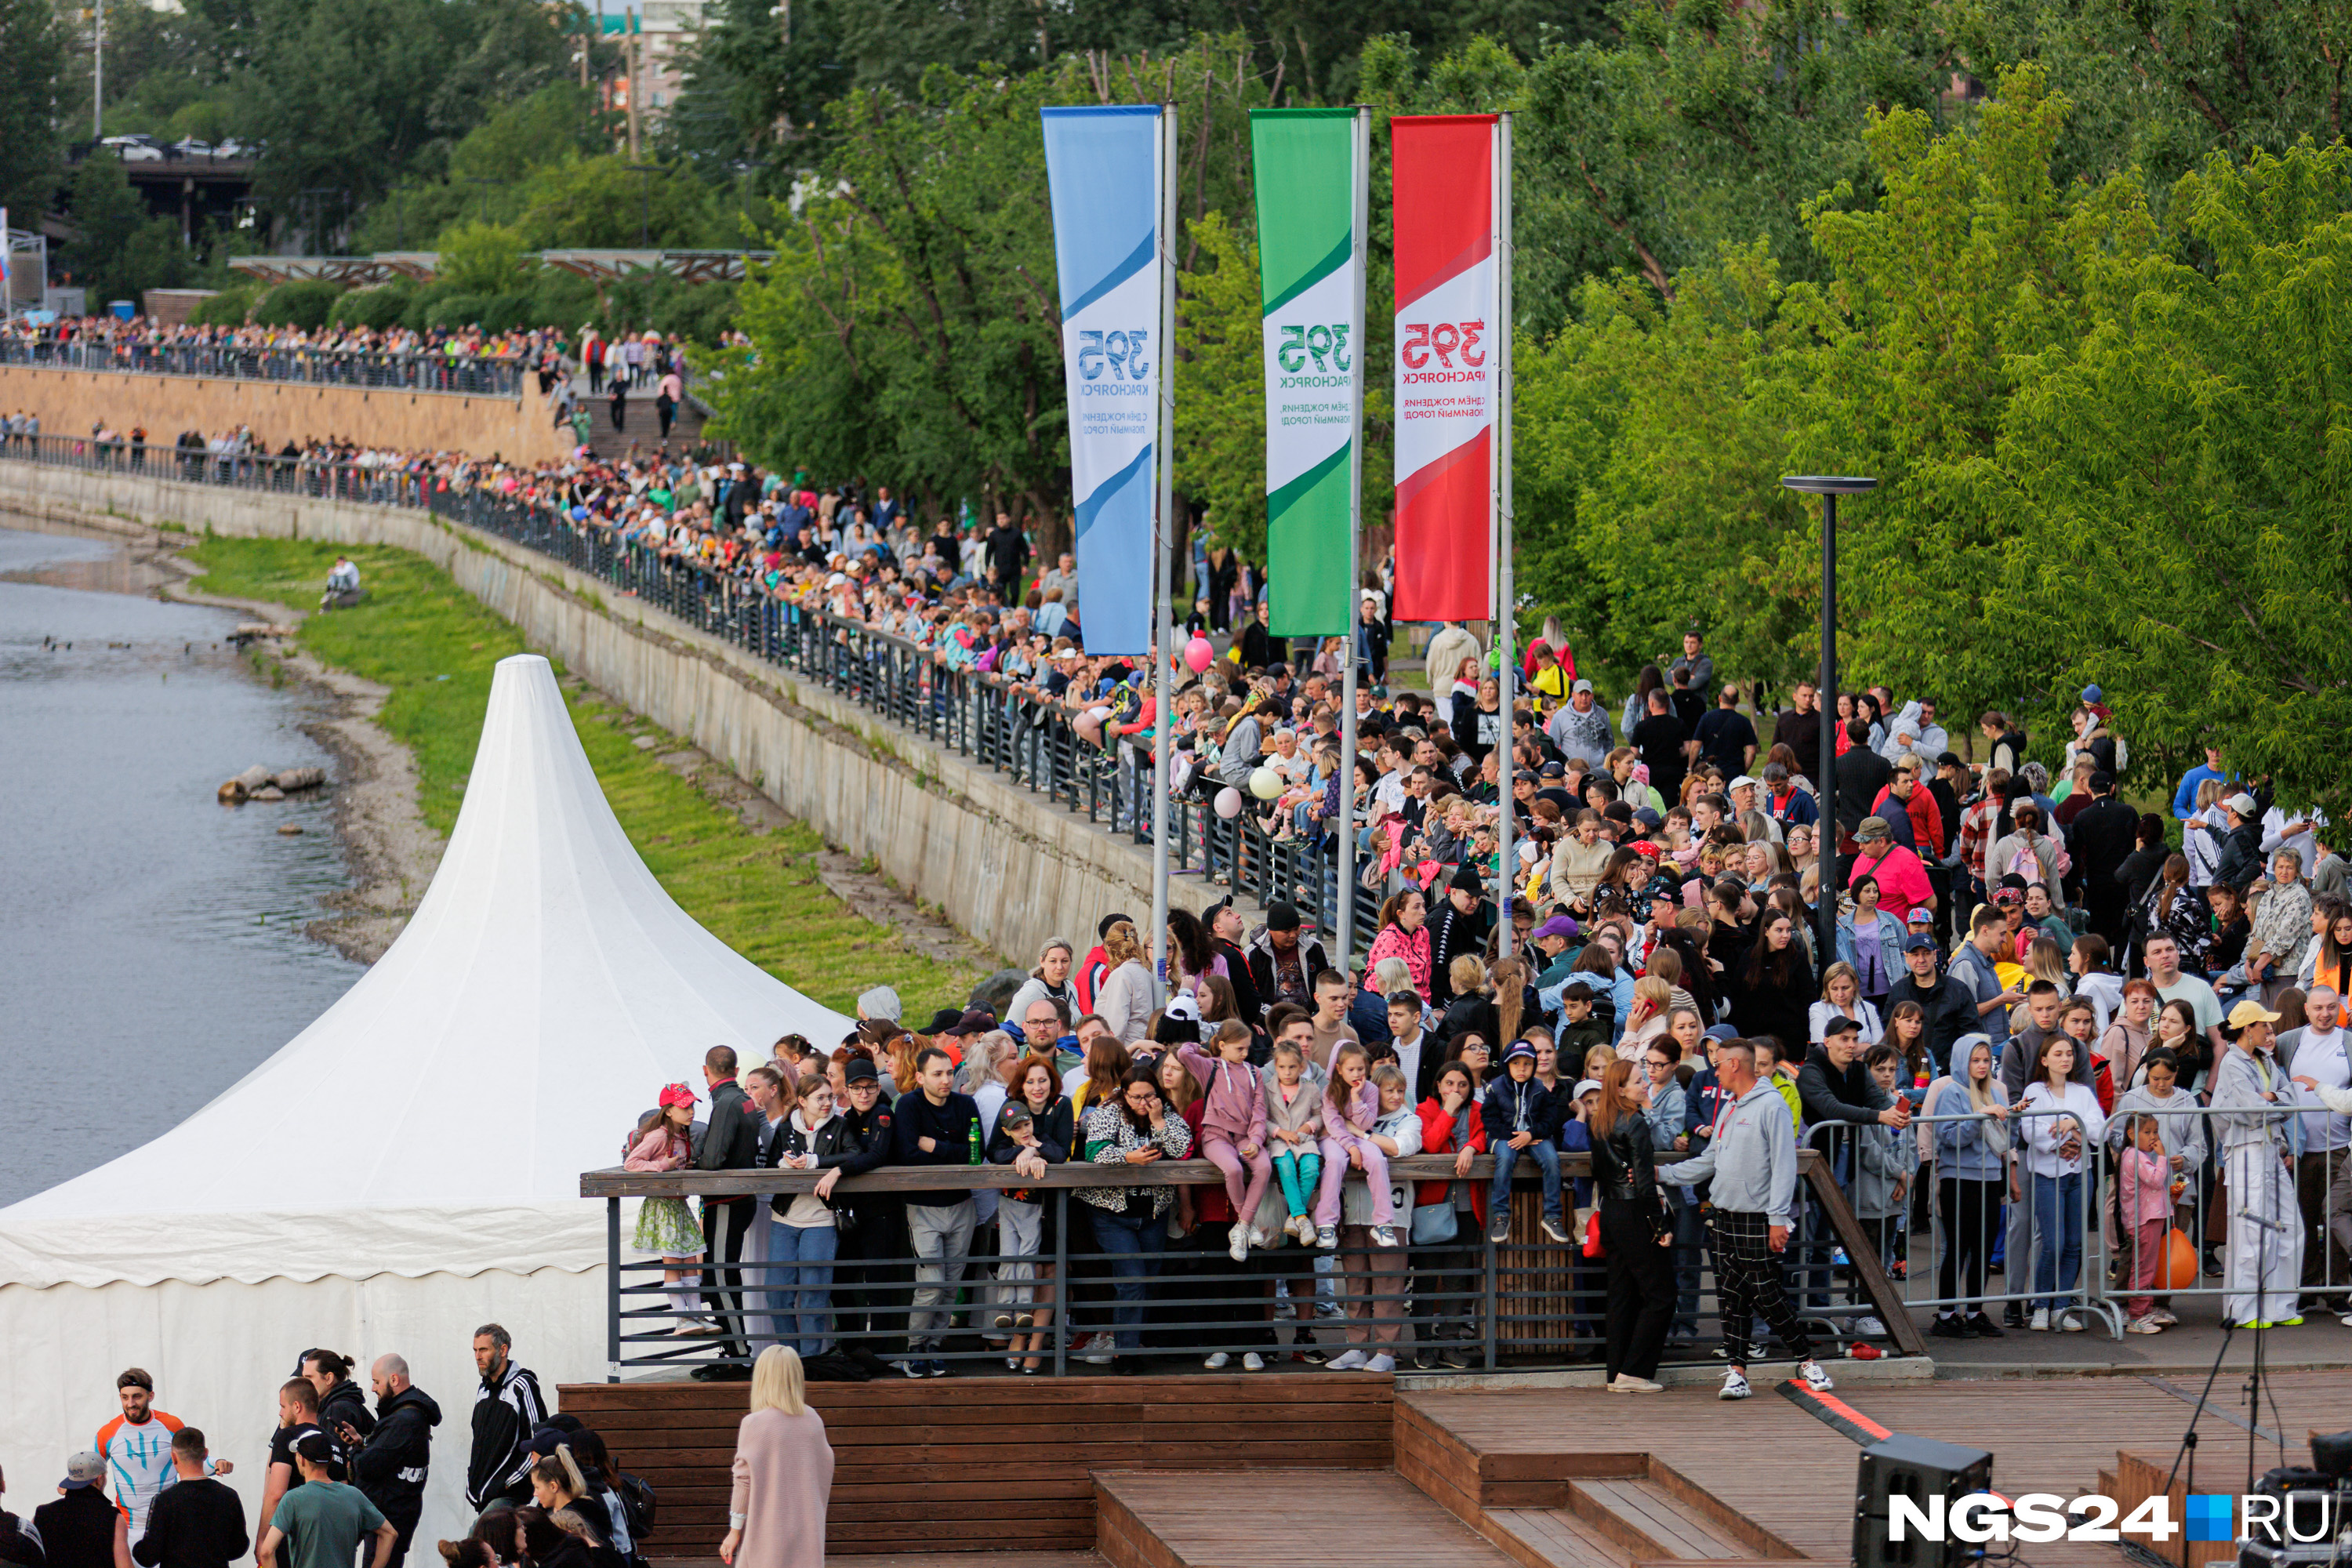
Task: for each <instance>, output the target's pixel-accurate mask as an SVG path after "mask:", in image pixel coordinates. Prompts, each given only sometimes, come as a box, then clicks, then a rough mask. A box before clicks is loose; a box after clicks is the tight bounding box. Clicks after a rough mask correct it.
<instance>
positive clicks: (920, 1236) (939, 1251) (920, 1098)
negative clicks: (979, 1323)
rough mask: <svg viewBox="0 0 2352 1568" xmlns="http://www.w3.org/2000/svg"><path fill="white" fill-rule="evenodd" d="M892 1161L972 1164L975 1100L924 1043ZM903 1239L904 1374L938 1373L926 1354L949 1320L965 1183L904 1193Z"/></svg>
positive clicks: (960, 1251)
mask: <svg viewBox="0 0 2352 1568" xmlns="http://www.w3.org/2000/svg"><path fill="white" fill-rule="evenodd" d="M892 1133H893V1138H894V1143H893V1149H892V1153H891V1163H893V1164H897V1165H977V1164H979V1163H981V1160H982V1150H983V1148H984V1143H985V1139H986V1133H985V1132H984V1131H982V1128H981V1125H980V1106H979V1104H978V1103H977V1102H976V1101H974V1100H973V1099H972V1098H971V1096H970V1095H968V1094H959V1093H957V1092H956V1090H955V1063H954V1062H952V1061H951V1060H950V1059H949V1057H948V1054H947V1052H945V1051H943V1050H940V1048H939V1047H936V1046H927V1047H924V1048H923V1049H922V1050H920V1051H918V1052H917V1053H916V1054H915V1087H914V1088H912V1089H908V1091H907V1092H906V1093H904V1094H902V1095H900V1096H899V1097H898V1121H897V1125H896V1126H895V1127H894V1128H893V1129H892ZM906 1201H907V1237H908V1241H909V1242H910V1243H911V1244H912V1245H913V1247H914V1253H915V1256H916V1258H919V1259H921V1261H919V1262H918V1263H917V1264H916V1265H915V1280H916V1285H915V1293H914V1296H913V1297H912V1299H911V1300H910V1301H909V1302H908V1307H909V1310H908V1314H907V1361H906V1363H904V1370H905V1372H906V1373H907V1375H908V1377H945V1376H946V1375H947V1372H948V1367H947V1363H945V1362H943V1361H941V1360H940V1359H939V1357H938V1356H936V1355H934V1354H932V1353H930V1352H935V1351H937V1350H938V1349H939V1348H940V1342H941V1341H942V1340H944V1339H945V1338H946V1336H947V1331H948V1330H949V1329H950V1327H951V1326H952V1325H953V1323H954V1321H955V1314H954V1312H953V1310H952V1308H953V1306H954V1303H955V1299H956V1292H957V1289H958V1288H959V1287H960V1286H961V1284H962V1282H963V1272H964V1268H965V1262H964V1260H965V1258H967V1257H969V1256H970V1254H971V1235H972V1229H973V1227H974V1226H975V1225H977V1223H978V1213H977V1207H976V1205H974V1203H973V1200H972V1195H971V1189H970V1188H968V1187H966V1188H958V1187H942V1188H940V1189H939V1190H937V1191H933V1192H916V1193H908V1194H907V1195H906Z"/></svg>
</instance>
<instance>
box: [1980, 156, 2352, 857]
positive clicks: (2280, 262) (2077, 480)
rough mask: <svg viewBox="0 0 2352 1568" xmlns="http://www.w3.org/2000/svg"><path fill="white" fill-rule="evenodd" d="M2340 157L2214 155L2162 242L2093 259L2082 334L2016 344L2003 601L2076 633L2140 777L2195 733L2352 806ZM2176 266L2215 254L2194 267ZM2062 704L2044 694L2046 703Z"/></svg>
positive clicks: (2159, 772) (2348, 223) (2003, 451)
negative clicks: (2089, 315) (2012, 534)
mask: <svg viewBox="0 0 2352 1568" xmlns="http://www.w3.org/2000/svg"><path fill="white" fill-rule="evenodd" d="M2347 209H2352V150H2347V148H2346V147H2345V146H2344V145H2342V144H2341V143H2338V144H2336V145H2335V146H2331V147H2328V148H2326V149H2325V150H2320V149H2316V148H2313V147H2310V146H2307V145H2306V146H2301V147H2296V148H2293V149H2290V150H2289V151H2288V152H2286V153H2284V155H2281V156H2276V157H2273V156H2271V155H2269V154H2264V153H2258V154H2256V155H2255V156H2253V157H2252V158H2250V159H2248V160H2247V161H2246V162H2245V163H2237V162H2235V161H2233V160H2232V159H2231V158H2229V157H2227V156H2225V155H2223V154H2221V153H2214V154H2212V155H2211V156H2210V157H2209V158H2208V159H2207V160H2206V162H2205V164H2204V166H2203V167H2202V168H2201V169H2200V170H2199V171H2197V172H2196V173H2194V174H2189V175H2187V176H2185V177H2184V178H2183V179H2182V180H2181V181H2180V182H2179V186H2178V187H2177V189H2176V190H2175V191H2174V192H2173V194H2172V196H2171V200H2170V202H2169V204H2168V214H2169V216H2170V219H2171V226H2172V231H2173V232H2172V234H2171V236H2170V237H2171V238H2172V240H2173V242H2174V243H2173V245H2172V246H2171V247H2168V253H2155V252H2149V251H2141V252H2137V253H2134V252H2131V251H2127V250H2102V251H2099V252H2095V253H2094V254H2093V255H2092V256H2091V257H2090V258H2089V259H2088V262H2087V266H2086V271H2087V278H2086V292H2087V293H2088V294H2089V295H2090V296H2091V298H2092V300H2093V302H2094V310H2095V321H2094V324H2093V325H2092V326H2091V327H2090V328H2089V330H2087V331H2084V332H2082V333H2081V334H2079V336H2077V337H2076V338H2075V339H2074V340H2073V341H2071V342H2060V343H2055V344H2053V345H2052V346H2050V347H2048V348H2045V349H2043V350H2042V351H2041V352H2039V353H2034V354H2032V355H2031V356H2025V357H2022V358H2021V363H2020V366H2019V381H2020V384H2019V387H2018V390H2017V393H2016V395H2015V398H2014V401H2013V403H2012V405H2011V409H2010V412H2009V416H2008V418H2007V419H2006V420H2005V421H2004V427H2003V432H2002V437H2001V440H2000V448H1999V458H2000V468H2001V473H2002V479H2003V480H2004V481H2005V482H2006V484H2007V486H2009V487H2011V488H2010V492H2009V494H2010V499H2011V500H2012V503H2013V504H2014V506H2015V508H2016V510H2017V512H2018V514H2019V515H2020V516H2021V518H2023V519H2025V520H2026V527H2025V530H2024V532H2023V535H2022V538H2021V541H2020V546H2021V547H2020V548H2019V549H2018V550H2017V551H2016V552H2014V553H2013V554H2012V555H2011V557H2010V559H2009V567H2010V570H2009V571H2008V572H2007V573H2006V574H2005V578H2004V589H2005V596H2006V597H2007V598H2008V599H2009V601H2010V602H2011V604H2013V605H2015V610H2014V612H2013V615H2014V618H2015V619H2016V620H2017V621H2020V622H2023V621H2028V620H2034V619H2042V620H2046V621H2048V622H2050V623H2052V624H2053V625H2057V626H2063V628H2064V629H2065V632H2066V635H2065V636H2064V637H2063V638H2062V639H2060V646H2059V647H2057V648H2056V649H2054V650H2053V658H2051V661H2050V663H2049V665H2048V666H2047V668H2048V670H2049V672H2050V677H2051V684H2053V685H2054V686H2055V687H2056V688H2057V689H2058V690H2059V692H2060V693H2061V694H2063V693H2066V692H2070V691H2072V690H2073V689H2077V688H2079V687H2080V686H2082V685H2083V684H2084V683H2086V682H2089V681H2096V682H2098V683H2099V685H2100V686H2101V687H2102V688H2103V689H2105V691H2106V692H2107V693H2108V694H2109V698H2108V700H2110V701H2111V702H2112V703H2113V704H2115V706H2116V709H2117V716H2118V718H2119V720H2120V721H2121V722H2122V725H2123V732H2124V734H2125V736H2126V739H2127V740H2128V741H2129V742H2130V743H2131V747H2132V751H2133V753H2134V757H2135V767H2136V768H2137V769H2139V770H2140V777H2141V779H2142V780H2143V781H2151V782H2153V781H2155V780H2161V779H2163V778H2164V777H2166V776H2168V774H2169V773H2171V772H2174V771H2177V770H2178V769H2179V767H2181V766H2184V765H2186V763H2189V762H2191V761H2194V760H2196V759H2197V758H2198V756H2199V753H2200V749H2201V748H2202V747H2203V746H2206V745H2208V744H2211V745H2218V746H2220V747H2221V749H2222V752H2223V755H2224V758H2225V761H2226V763H2227V765H2228V766H2229V767H2231V768H2232V769H2237V770H2242V771H2244V772H2245V773H2248V774H2249V775H2252V776H2261V775H2265V774H2266V775H2269V776H2271V777H2273V779H2274V780H2275V781H2276V783H2277V786H2278V789H2279V794H2280V798H2281V800H2282V801H2283V802H2284V804H2287V805H2291V806H2295V807H2302V806H2306V805H2318V806H2320V807H2321V808H2323V809H2324V810H2326V812H2327V813H2329V814H2330V815H2331V816H2335V817H2336V819H2337V820H2339V821H2340V820H2342V819H2343V817H2344V816H2345V815H2346V814H2347V813H2352V776H2347V773H2346V771H2345V768H2344V747H2343V739H2342V738H2343V736H2344V735H2345V734H2346V733H2347V727H2352V607H2347V606H2352V512H2347V506H2346V500H2345V497H2346V493H2347V478H2352V472H2347V452H2352V405H2347V395H2346V391H2345V389H2346V387H2347V386H2352V337H2347V333H2346V331H2344V324H2343V316H2344V309H2345V300H2346V298H2347V279H2352V216H2347ZM2191 258H2210V265H2200V264H2199V263H2198V262H2197V261H2195V260H2192V259H2191ZM2042 706H2043V711H2044V713H2045V714H2047V715H2049V716H2050V717H2051V718H2053V719H2054V717H2055V716H2056V713H2055V710H2056V709H2057V708H2058V707H2060V706H2062V704H2059V703H2050V702H2045V703H2044V704H2043V705H2042Z"/></svg>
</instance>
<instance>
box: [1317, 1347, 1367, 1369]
mask: <svg viewBox="0 0 2352 1568" xmlns="http://www.w3.org/2000/svg"><path fill="white" fill-rule="evenodd" d="M1323 1364H1324V1370H1326V1371H1327V1372H1361V1371H1362V1370H1363V1368H1364V1352H1361V1351H1348V1352H1343V1353H1341V1354H1339V1355H1336V1356H1333V1357H1332V1358H1331V1359H1330V1360H1329V1361H1328V1362H1326V1363H1323Z"/></svg>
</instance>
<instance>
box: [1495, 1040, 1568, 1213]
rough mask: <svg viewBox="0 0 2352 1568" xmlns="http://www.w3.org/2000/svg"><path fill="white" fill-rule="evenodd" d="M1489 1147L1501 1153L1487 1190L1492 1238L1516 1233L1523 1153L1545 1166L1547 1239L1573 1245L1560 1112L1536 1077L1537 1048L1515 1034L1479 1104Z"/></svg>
mask: <svg viewBox="0 0 2352 1568" xmlns="http://www.w3.org/2000/svg"><path fill="white" fill-rule="evenodd" d="M1479 1120H1480V1121H1483V1122H1484V1123H1485V1124H1486V1147H1487V1149H1488V1151H1489V1152H1492V1153H1493V1154H1494V1156H1495V1180H1494V1182H1493V1184H1491V1185H1490V1186H1489V1187H1488V1188H1487V1191H1486V1212H1487V1216H1488V1217H1487V1225H1486V1239H1487V1240H1489V1241H1494V1242H1505V1241H1508V1240H1510V1239H1511V1172H1512V1171H1513V1170H1514V1169H1515V1168H1516V1167H1517V1164H1518V1162H1519V1161H1520V1160H1521V1159H1523V1158H1524V1159H1532V1160H1533V1161H1535V1163H1537V1164H1538V1166H1540V1167H1541V1168H1542V1171H1543V1234H1544V1239H1545V1240H1547V1241H1549V1242H1551V1243H1553V1244H1554V1245H1556V1246H1560V1247H1565V1246H1567V1245H1568V1241H1569V1235H1568V1224H1567V1220H1566V1217H1565V1216H1564V1215H1562V1214H1561V1212H1560V1206H1559V1148H1558V1146H1557V1145H1556V1144H1555V1142H1554V1139H1555V1138H1556V1137H1557V1136H1558V1134H1559V1110H1558V1109H1557V1108H1556V1107H1555V1106H1554V1105H1553V1104H1552V1095H1551V1091H1550V1090H1549V1089H1546V1088H1544V1086H1543V1084H1542V1082H1541V1080H1539V1079H1538V1078H1537V1077H1536V1048H1535V1047H1533V1046H1531V1045H1529V1044H1528V1042H1527V1041H1525V1040H1513V1041H1512V1042H1511V1047H1510V1049H1508V1050H1507V1051H1505V1052H1504V1053H1503V1076H1502V1077H1501V1078H1499V1079H1496V1080H1495V1081H1494V1082H1493V1083H1491V1084H1489V1085H1488V1086H1487V1089H1486V1103H1485V1104H1484V1105H1482V1106H1480V1107H1479Z"/></svg>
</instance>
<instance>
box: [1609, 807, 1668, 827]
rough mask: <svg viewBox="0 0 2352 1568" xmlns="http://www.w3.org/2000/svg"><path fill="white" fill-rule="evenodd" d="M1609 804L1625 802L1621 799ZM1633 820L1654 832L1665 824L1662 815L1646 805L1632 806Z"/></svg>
mask: <svg viewBox="0 0 2352 1568" xmlns="http://www.w3.org/2000/svg"><path fill="white" fill-rule="evenodd" d="M1611 804H1612V805H1624V804H1625V803H1624V802H1623V801H1622V800H1621V801H1614V802H1612V803H1611ZM1633 820H1634V821H1636V822H1638V823H1640V824H1641V825H1642V826H1643V827H1646V828H1648V829H1650V830H1651V831H1652V832H1656V831H1657V830H1658V829H1659V828H1661V827H1664V826H1665V825H1666V819H1665V818H1664V817H1663V816H1659V815H1658V814H1657V813H1656V812H1654V811H1652V810H1651V809H1650V808H1649V807H1648V806H1646V805H1642V806H1636V807H1634V808H1633Z"/></svg>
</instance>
